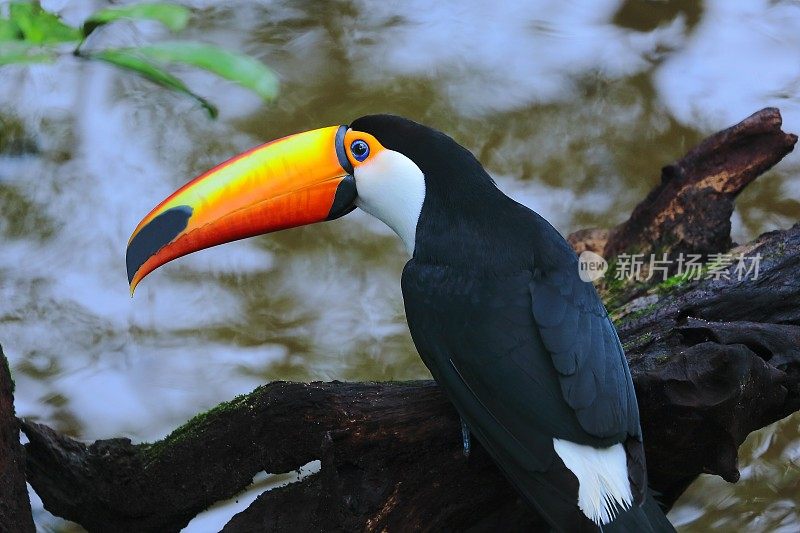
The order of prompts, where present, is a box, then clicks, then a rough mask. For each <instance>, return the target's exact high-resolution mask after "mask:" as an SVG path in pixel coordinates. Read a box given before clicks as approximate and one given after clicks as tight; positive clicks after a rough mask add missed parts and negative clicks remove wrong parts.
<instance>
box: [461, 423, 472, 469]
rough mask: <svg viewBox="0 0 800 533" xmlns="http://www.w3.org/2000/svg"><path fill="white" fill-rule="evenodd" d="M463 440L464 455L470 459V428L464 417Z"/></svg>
mask: <svg viewBox="0 0 800 533" xmlns="http://www.w3.org/2000/svg"><path fill="white" fill-rule="evenodd" d="M461 442H462V444H463V445H464V457H466V458H467V459H469V452H470V449H471V443H470V435H469V428H468V427H467V423H466V422H464V419H463V418H462V419H461Z"/></svg>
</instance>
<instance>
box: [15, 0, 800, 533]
mask: <svg viewBox="0 0 800 533" xmlns="http://www.w3.org/2000/svg"><path fill="white" fill-rule="evenodd" d="M43 3H45V4H51V5H55V6H56V7H59V6H60V7H62V8H63V9H64V15H65V17H67V18H68V19H69V20H71V21H77V20H80V19H81V18H82V17H83V16H84V15H85V14H86V13H87V12H88V11H90V10H91V9H92V7H93V4H94V2H90V1H86V2H80V1H76V2H63V1H62V2H43ZM192 5H194V6H195V7H197V8H198V11H197V16H196V20H195V21H194V24H193V25H192V28H193V29H192V30H190V31H189V32H188V34H187V37H192V38H198V39H203V40H211V41H215V42H219V43H222V44H225V45H226V46H230V47H233V48H237V49H240V50H245V51H248V52H250V53H253V54H254V55H256V56H258V57H260V58H261V59H263V60H264V61H265V62H266V63H268V64H270V65H271V66H273V67H274V68H275V69H276V70H277V71H278V72H279V73H280V75H281V78H282V91H283V92H282V96H281V98H280V99H279V101H278V102H277V103H276V104H275V105H274V106H272V107H269V108H265V107H262V106H261V105H260V103H259V102H258V101H257V100H256V99H255V98H254V97H253V96H252V95H250V94H248V93H246V92H245V91H243V90H240V89H237V88H235V87H231V86H229V85H228V84H226V83H223V82H220V81H218V80H216V79H213V78H211V77H209V76H206V75H203V74H196V73H187V79H188V81H189V83H190V85H191V86H192V87H194V88H195V89H196V90H197V91H198V92H200V93H201V94H204V95H207V96H209V97H210V98H211V99H212V100H214V101H215V102H216V103H217V104H219V107H220V110H221V112H222V116H221V119H220V120H219V121H216V122H211V121H209V120H208V119H207V118H206V117H205V115H204V113H203V112H202V111H201V110H200V109H199V108H197V107H196V105H195V104H194V103H193V102H191V101H187V100H184V99H182V98H180V97H176V96H174V95H171V94H167V93H165V92H164V91H161V90H157V89H154V88H153V87H152V86H150V85H149V84H147V83H146V82H141V81H139V80H136V79H133V78H131V77H126V76H119V75H118V74H116V73H114V72H112V71H111V70H109V69H107V68H105V67H103V66H96V65H85V64H79V63H77V62H76V61H75V60H73V59H72V58H65V59H64V60H63V61H60V62H59V63H57V64H55V65H53V66H33V67H24V68H20V67H6V68H3V69H2V70H0V121H2V122H0V123H1V124H2V126H3V127H2V132H0V233H1V234H2V239H3V254H0V279H2V282H0V341H2V343H3V346H4V348H5V350H6V352H7V353H8V355H9V356H10V358H11V361H12V365H13V368H14V372H15V377H16V381H17V401H18V405H17V408H18V412H19V413H20V414H22V415H24V416H33V417H35V418H39V419H41V420H44V421H46V422H47V423H50V424H52V425H54V426H56V427H57V428H59V429H61V430H64V431H67V432H69V433H71V434H74V435H77V436H80V437H82V438H86V439H94V438H105V437H110V436H118V435H127V436H130V437H132V438H134V439H137V440H142V439H154V438H157V437H159V436H161V435H163V434H164V433H165V432H167V431H168V430H169V429H171V428H172V427H174V426H175V425H177V424H178V423H180V422H182V421H183V420H185V419H186V418H188V417H189V416H191V415H192V414H194V413H195V412H197V411H199V410H202V409H204V408H206V407H209V406H211V405H213V404H215V403H217V402H219V401H221V400H224V399H228V398H230V397H231V396H233V395H234V394H237V393H240V392H244V391H247V390H250V389H251V388H253V387H254V386H255V385H257V384H259V383H262V382H264V381H267V380H274V379H295V380H311V379H411V378H420V377H426V376H427V372H426V370H425V369H424V367H423V366H422V364H421V363H420V362H419V359H418V357H417V355H416V353H415V351H414V349H413V346H412V344H411V341H410V339H409V337H408V333H407V328H406V325H405V319H404V315H403V308H402V301H401V298H400V290H399V276H400V271H401V269H402V265H403V262H404V261H405V258H404V252H403V250H402V247H401V245H400V243H399V241H397V240H396V238H395V237H394V236H393V234H391V232H390V231H389V230H388V229H387V228H385V226H383V225H382V224H381V223H379V222H377V221H375V220H373V219H371V218H370V217H368V216H366V215H364V214H358V213H354V214H352V215H350V216H348V217H346V218H344V219H342V220H339V221H336V222H332V223H328V224H324V225H319V226H315V227H310V228H300V229H296V230H291V231H288V232H285V233H281V234H277V235H274V236H268V237H262V238H257V239H251V240H248V241H244V242H240V243H236V244H233V245H227V246H225V247H224V248H219V249H212V250H207V251H204V252H201V253H198V254H194V255H192V256H189V257H187V258H184V259H181V260H180V261H178V262H175V263H173V264H171V265H170V266H169V267H166V268H164V269H161V270H159V271H158V272H157V273H155V274H153V275H151V276H150V277H148V278H147V280H146V281H145V282H144V283H143V284H142V285H141V287H140V288H139V290H138V291H137V295H136V298H135V299H134V300H131V299H130V298H129V296H128V292H127V286H126V283H125V281H126V279H125V268H124V249H125V244H126V242H127V238H128V236H129V234H130V232H131V230H132V229H133V227H134V226H135V225H136V223H137V222H138V220H139V219H140V218H141V216H142V215H144V214H145V213H146V212H147V211H149V209H150V207H152V206H153V205H154V204H155V203H156V202H157V201H158V200H160V199H161V198H163V197H164V196H165V195H166V194H168V193H169V192H170V191H172V190H173V189H174V188H176V187H177V186H178V185H180V184H181V183H183V182H184V181H185V180H186V179H187V178H189V177H191V176H193V175H195V174H197V173H199V172H201V171H203V170H205V169H206V168H209V167H210V166H212V165H213V164H215V163H217V162H219V161H221V160H223V159H225V158H227V157H228V156H230V155H232V154H234V153H238V152H240V151H242V150H244V149H246V148H248V147H249V146H252V145H254V144H257V143H259V142H262V141H264V140H267V139H272V138H276V137H278V136H281V135H284V134H287V133H291V132H296V131H301V130H306V129H309V128H314V127H319V126H323V125H329V124H337V123H341V122H346V121H350V120H352V119H353V118H355V117H357V116H360V115H362V114H365V113H369V112H377V111H391V112H394V113H397V114H402V115H406V116H409V117H411V118H414V119H417V120H420V121H423V122H426V123H428V124H430V125H432V126H435V127H438V128H440V129H442V130H444V131H447V132H449V133H450V134H451V135H453V136H454V137H455V138H456V139H458V140H459V141H460V142H462V143H463V144H465V145H466V146H468V147H469V148H470V149H471V150H472V151H473V152H475V153H476V154H477V155H478V156H479V158H480V159H481V160H482V161H483V162H484V164H485V165H486V167H487V168H488V169H489V170H490V172H491V173H492V174H493V175H494V176H495V177H496V178H497V180H498V183H499V184H500V185H501V187H502V188H503V189H505V190H507V191H509V192H510V193H511V194H512V195H513V196H515V197H516V198H518V199H520V200H521V201H523V202H524V203H526V204H527V205H529V206H531V207H533V208H534V209H536V210H537V211H539V212H540V213H542V214H543V215H544V216H545V217H547V218H548V219H549V220H551V221H552V222H553V223H554V224H555V225H556V227H558V228H559V229H560V230H561V231H562V232H565V233H566V232H569V231H572V230H574V229H577V228H581V227H587V226H610V225H612V224H615V223H618V222H620V221H622V220H623V219H624V218H625V217H626V216H627V214H628V213H629V212H630V210H631V208H632V207H633V206H634V205H635V203H636V202H638V201H639V200H640V199H641V198H642V197H643V195H644V194H645V193H646V192H647V191H648V190H649V189H650V187H651V186H652V185H653V183H654V182H655V180H656V179H657V169H658V168H659V167H660V166H661V165H662V164H664V163H666V162H668V161H670V160H672V159H674V158H676V157H678V156H679V155H681V154H682V153H683V152H684V151H685V150H686V149H687V148H688V147H689V146H691V145H692V144H694V143H695V142H696V141H697V140H699V139H700V138H702V136H703V135H704V134H706V133H708V132H709V131H711V130H714V129H717V128H720V127H723V126H725V125H727V124H730V123H733V122H735V121H737V120H739V119H741V118H743V117H744V116H746V115H748V114H749V113H751V112H752V111H755V110H756V109H758V108H760V107H763V106H766V105H776V106H779V107H780V108H781V110H782V111H783V114H784V119H785V125H786V129H787V130H789V131H795V132H796V131H800V111H799V108H798V93H799V91H798V84H799V83H800V81H798V80H800V63H798V62H797V61H796V60H795V59H796V58H797V57H798V56H800V38H798V35H800V31H798V30H800V7H799V6H798V5H797V3H796V2H789V1H786V2H768V1H766V0H763V1H761V0H747V1H743V2H725V1H724V0H714V1H708V2H705V3H703V4H702V6H701V4H699V3H697V2H691V1H682V2H663V3H661V2H659V3H650V2H648V3H646V4H645V3H643V2H640V1H639V0H628V1H627V2H618V1H613V0H602V1H600V2H598V1H596V0H592V1H589V0H584V1H574V2H554V1H545V0H542V1H537V2H505V3H498V2H495V3H494V4H492V6H491V8H487V4H486V3H485V2H478V1H474V2H458V3H452V4H449V5H447V4H444V3H441V2H440V3H433V4H432V3H430V2H416V1H412V2H405V3H386V2H356V1H352V2H347V1H344V2H336V3H332V4H330V5H327V4H324V5H321V4H320V3H318V2H290V1H285V2H235V3H224V4H220V3H217V2H205V1H196V2H192ZM642 5H646V6H647V9H643V8H642V7H641V6H642ZM164 38H170V36H169V35H168V34H166V33H165V32H163V31H162V30H161V29H160V28H158V27H157V26H155V25H147V24H146V25H138V26H134V25H128V24H121V25H119V26H116V27H115V29H114V30H113V31H110V29H109V30H106V31H102V32H101V31H98V32H97V35H96V38H95V42H94V45H95V46H102V45H106V44H109V43H114V44H125V43H130V42H139V41H148V40H158V39H164ZM798 166H800V165H798V159H797V156H792V157H790V158H787V160H786V161H784V162H783V163H782V164H781V165H780V166H779V168H778V169H776V170H774V171H772V172H771V173H770V174H769V175H768V176H765V177H763V178H761V179H759V181H758V182H757V184H755V185H754V186H752V187H751V188H750V190H748V191H747V192H746V193H744V194H743V196H742V198H741V199H740V201H739V203H738V206H737V210H736V213H735V215H734V237H735V238H736V239H738V240H745V239H749V238H752V237H753V236H755V235H757V234H758V233H760V232H761V231H765V230H768V229H773V228H776V227H787V226H789V225H790V224H791V223H793V222H794V221H796V220H798V219H800V204H799V203H798V198H800V181H799V180H797V179H796V176H797V172H798ZM797 425H798V418H797V417H796V416H795V417H794V418H793V419H790V420H787V421H784V422H782V423H780V424H778V425H777V426H775V427H773V428H771V429H769V430H766V431H764V432H760V433H759V434H757V435H755V436H752V438H751V440H750V441H749V442H748V444H747V446H746V447H745V448H744V449H743V453H742V459H743V461H742V462H743V464H744V465H748V466H745V467H744V468H743V475H742V478H743V480H742V482H740V483H739V484H737V485H735V486H726V485H725V484H724V482H722V481H721V480H719V479H716V478H715V479H708V480H705V479H704V480H702V481H701V482H700V483H698V484H697V485H696V486H695V487H693V488H692V489H691V490H690V491H689V493H688V494H687V495H686V497H685V498H684V500H683V503H682V504H681V505H679V507H678V509H677V510H676V512H675V513H674V514H673V517H674V518H675V519H676V520H679V522H680V523H681V524H683V525H684V527H685V529H686V530H687V531H692V530H693V531H702V530H705V529H707V528H708V527H710V526H711V525H714V524H716V525H718V526H719V527H724V528H726V529H738V528H742V527H745V526H747V527H748V528H750V529H753V530H767V529H774V528H776V527H779V525H781V527H789V528H791V527H794V528H796V527H797V525H798V523H799V522H800V520H798V517H797V515H796V511H795V512H794V513H793V512H789V511H790V510H791V505H795V506H796V505H797V503H798V501H797V499H796V498H797V496H796V495H797V494H799V493H800V490H797V488H798V483H799V482H800V481H798V480H800V474H799V473H798V472H797V468H796V465H797V454H798V449H800V442H798V438H799V437H798V430H797ZM792 461H794V462H792ZM787 465H788V466H787ZM792 465H794V466H792ZM39 513H40V515H39V516H40V518H41V520H42V521H47V519H46V518H44V516H45V515H44V514H42V513H43V511H39ZM781 513H783V514H781ZM759 517H760V518H759Z"/></svg>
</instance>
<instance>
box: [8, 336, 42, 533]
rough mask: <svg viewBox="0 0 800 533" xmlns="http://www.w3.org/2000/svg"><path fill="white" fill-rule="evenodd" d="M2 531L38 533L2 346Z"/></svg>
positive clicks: (12, 382)
mask: <svg viewBox="0 0 800 533" xmlns="http://www.w3.org/2000/svg"><path fill="white" fill-rule="evenodd" d="M0 531H19V532H27V531H31V532H32V531H34V527H33V518H32V517H31V504H30V501H29V500H28V488H27V486H26V485H25V453H24V451H23V449H22V445H21V444H20V443H19V425H18V424H17V419H16V418H15V417H14V381H13V380H12V379H11V372H10V371H9V368H8V361H7V360H6V356H5V354H4V353H3V347H2V346H0Z"/></svg>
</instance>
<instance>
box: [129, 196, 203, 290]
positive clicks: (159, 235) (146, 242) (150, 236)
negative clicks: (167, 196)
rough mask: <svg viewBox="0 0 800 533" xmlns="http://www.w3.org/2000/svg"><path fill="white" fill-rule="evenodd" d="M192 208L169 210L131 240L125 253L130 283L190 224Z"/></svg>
mask: <svg viewBox="0 0 800 533" xmlns="http://www.w3.org/2000/svg"><path fill="white" fill-rule="evenodd" d="M192 211H193V210H192V208H191V207H190V206H188V205H179V206H176V207H172V208H170V209H167V210H166V211H164V212H163V213H161V214H160V215H158V216H157V217H155V218H154V219H153V220H151V221H150V222H149V223H148V224H147V225H146V226H144V227H143V228H142V229H141V230H139V233H137V234H136V236H135V237H134V238H133V239H131V242H130V244H128V249H127V251H126V252H125V263H126V265H127V267H128V283H129V284H130V283H131V282H132V281H133V276H135V275H136V272H138V271H139V268H141V266H142V265H143V264H144V263H145V261H147V260H148V259H150V258H151V257H152V256H153V255H155V254H156V253H158V251H159V250H160V249H161V248H163V247H164V246H166V245H167V244H169V243H170V242H172V240H173V239H174V238H175V237H176V236H177V235H178V234H179V233H180V232H182V231H183V230H184V229H186V226H187V225H188V224H189V217H191V216H192Z"/></svg>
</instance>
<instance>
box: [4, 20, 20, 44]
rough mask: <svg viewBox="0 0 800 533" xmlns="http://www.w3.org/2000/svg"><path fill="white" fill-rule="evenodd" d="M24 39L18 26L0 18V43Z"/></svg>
mask: <svg viewBox="0 0 800 533" xmlns="http://www.w3.org/2000/svg"><path fill="white" fill-rule="evenodd" d="M20 39H22V32H20V31H19V28H18V27H17V25H16V24H14V23H13V22H11V21H10V20H8V19H4V18H0V42H5V41H18V40H20Z"/></svg>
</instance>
